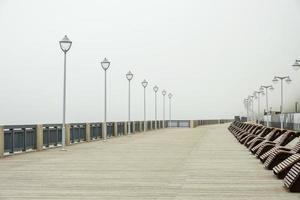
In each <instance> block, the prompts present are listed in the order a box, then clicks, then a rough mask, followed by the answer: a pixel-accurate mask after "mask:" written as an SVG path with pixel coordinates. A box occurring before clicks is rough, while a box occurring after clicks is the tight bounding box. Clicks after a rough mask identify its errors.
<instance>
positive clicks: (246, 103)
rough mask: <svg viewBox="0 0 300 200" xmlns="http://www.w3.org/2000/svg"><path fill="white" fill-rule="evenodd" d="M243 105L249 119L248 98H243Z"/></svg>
mask: <svg viewBox="0 0 300 200" xmlns="http://www.w3.org/2000/svg"><path fill="white" fill-rule="evenodd" d="M244 106H245V107H246V110H247V121H248V120H249V99H248V98H247V99H244Z"/></svg>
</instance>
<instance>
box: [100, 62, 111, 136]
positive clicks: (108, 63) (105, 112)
mask: <svg viewBox="0 0 300 200" xmlns="http://www.w3.org/2000/svg"><path fill="white" fill-rule="evenodd" d="M109 66H110V62H109V61H108V60H107V59H106V58H104V60H103V61H102V62H101V67H102V69H103V70H104V122H103V129H102V130H103V140H104V141H105V140H106V137H107V133H106V131H107V128H106V114H107V105H106V99H107V97H106V71H107V69H108V68H109Z"/></svg>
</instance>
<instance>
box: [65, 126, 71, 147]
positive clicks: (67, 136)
mask: <svg viewBox="0 0 300 200" xmlns="http://www.w3.org/2000/svg"><path fill="white" fill-rule="evenodd" d="M70 127H71V126H70V124H66V145H70V144H71V143H70Z"/></svg>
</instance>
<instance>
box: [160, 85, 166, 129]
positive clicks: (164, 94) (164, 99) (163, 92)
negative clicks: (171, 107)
mask: <svg viewBox="0 0 300 200" xmlns="http://www.w3.org/2000/svg"><path fill="white" fill-rule="evenodd" d="M161 93H162V95H163V127H164V128H165V121H166V109H165V108H166V106H165V102H166V94H167V91H166V90H163V91H162V92H161Z"/></svg>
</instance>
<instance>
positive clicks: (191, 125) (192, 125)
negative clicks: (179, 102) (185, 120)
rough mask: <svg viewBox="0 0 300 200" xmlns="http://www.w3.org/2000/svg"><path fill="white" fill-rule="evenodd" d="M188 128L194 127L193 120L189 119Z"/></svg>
mask: <svg viewBox="0 0 300 200" xmlns="http://www.w3.org/2000/svg"><path fill="white" fill-rule="evenodd" d="M190 128H195V126H194V120H190Z"/></svg>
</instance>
